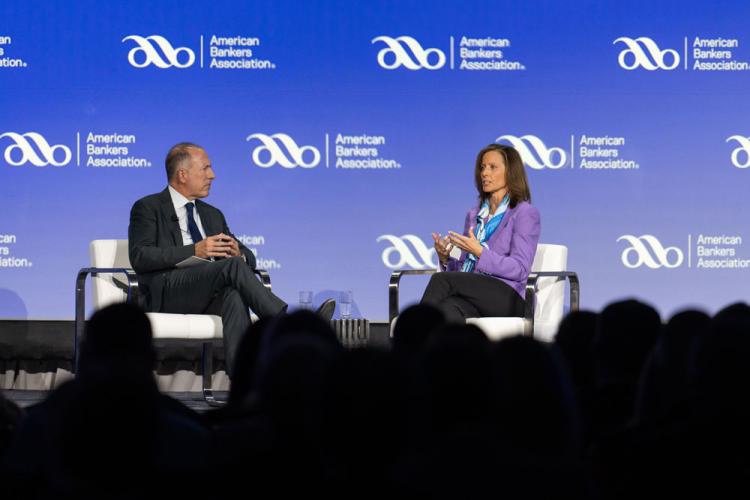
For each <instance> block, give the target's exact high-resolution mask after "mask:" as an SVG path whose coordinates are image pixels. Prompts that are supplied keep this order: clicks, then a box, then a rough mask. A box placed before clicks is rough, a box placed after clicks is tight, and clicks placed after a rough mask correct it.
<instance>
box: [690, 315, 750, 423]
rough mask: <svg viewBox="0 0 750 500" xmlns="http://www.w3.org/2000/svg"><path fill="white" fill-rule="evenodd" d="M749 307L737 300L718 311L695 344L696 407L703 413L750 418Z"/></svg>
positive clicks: (727, 417) (724, 417)
mask: <svg viewBox="0 0 750 500" xmlns="http://www.w3.org/2000/svg"><path fill="white" fill-rule="evenodd" d="M748 360H750V307H748V305H747V304H745V303H736V304H732V305H730V306H727V307H725V308H724V309H722V310H721V311H719V312H718V313H717V314H716V316H714V317H713V319H712V320H711V327H710V331H709V332H708V334H705V335H700V336H699V338H698V342H697V345H696V356H695V364H694V369H693V377H694V380H695V390H696V400H695V402H696V409H697V411H698V413H699V414H701V415H704V416H713V417H719V418H720V419H721V420H724V421H726V420H727V419H729V418H730V417H731V418H733V419H740V420H742V421H743V422H746V420H747V418H750V398H749V397H748V380H750V363H749V362H748Z"/></svg>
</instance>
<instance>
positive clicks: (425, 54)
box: [370, 36, 446, 71]
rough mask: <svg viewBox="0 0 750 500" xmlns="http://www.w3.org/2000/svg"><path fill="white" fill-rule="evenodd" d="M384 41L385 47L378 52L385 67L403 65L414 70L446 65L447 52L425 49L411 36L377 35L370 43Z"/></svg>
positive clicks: (438, 67)
mask: <svg viewBox="0 0 750 500" xmlns="http://www.w3.org/2000/svg"><path fill="white" fill-rule="evenodd" d="M377 42H383V43H384V44H385V47H383V48H382V49H380V51H379V52H378V64H379V65H380V66H381V67H382V68H385V69H396V68H400V67H401V66H403V67H405V68H406V69H410V70H412V71H417V70H420V69H429V70H436V69H440V68H442V67H443V66H445V61H446V59H445V52H443V51H442V50H440V49H435V48H432V49H424V48H423V47H422V46H421V45H420V44H419V42H418V41H417V40H415V39H414V38H412V37H410V36H399V37H396V38H392V37H390V36H377V37H375V38H373V39H372V40H371V41H370V43H377ZM389 60H390V61H392V62H389ZM430 60H432V62H430Z"/></svg>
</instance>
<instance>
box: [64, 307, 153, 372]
mask: <svg viewBox="0 0 750 500" xmlns="http://www.w3.org/2000/svg"><path fill="white" fill-rule="evenodd" d="M155 361H156V353H155V351H154V346H153V341H152V335H151V323H150V322H149V319H148V317H147V316H146V314H145V313H144V312H143V311H142V310H141V309H140V308H138V307H137V306H134V305H131V304H124V303H123V304H113V305H110V306H107V307H105V308H103V309H101V310H99V311H97V312H96V313H94V315H93V316H91V319H89V321H88V322H87V324H86V331H85V335H84V338H83V342H82V343H81V355H80V361H79V376H82V377H86V376H89V375H93V376H101V375H105V374H117V375H124V374H129V375H148V376H151V371H152V370H153V368H154V363H155Z"/></svg>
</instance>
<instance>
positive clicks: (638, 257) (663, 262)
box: [617, 234, 685, 269]
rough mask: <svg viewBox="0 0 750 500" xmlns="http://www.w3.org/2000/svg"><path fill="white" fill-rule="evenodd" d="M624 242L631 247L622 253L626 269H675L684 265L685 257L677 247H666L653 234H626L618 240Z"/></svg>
mask: <svg viewBox="0 0 750 500" xmlns="http://www.w3.org/2000/svg"><path fill="white" fill-rule="evenodd" d="M621 240H624V241H625V242H626V243H628V244H629V246H628V247H627V248H626V249H625V250H624V251H623V252H622V263H623V265H624V266H625V267H627V268H630V269H635V268H636V267H641V266H643V265H645V266H646V267H648V268H651V269H658V268H660V267H667V268H670V269H672V268H675V267H678V266H679V265H680V264H682V261H683V260H684V258H685V255H684V254H683V253H682V250H680V249H679V248H677V247H666V248H665V247H664V246H663V245H662V244H661V242H660V241H659V240H658V239H657V238H656V236H653V235H651V234H644V235H642V236H634V235H632V234H625V235H623V236H620V237H619V238H617V241H618V242H619V241H621Z"/></svg>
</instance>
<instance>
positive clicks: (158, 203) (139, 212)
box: [128, 188, 255, 311]
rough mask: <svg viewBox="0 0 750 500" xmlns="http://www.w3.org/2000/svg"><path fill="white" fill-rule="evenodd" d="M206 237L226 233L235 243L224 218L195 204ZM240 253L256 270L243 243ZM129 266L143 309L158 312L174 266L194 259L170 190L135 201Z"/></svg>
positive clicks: (253, 259) (193, 253)
mask: <svg viewBox="0 0 750 500" xmlns="http://www.w3.org/2000/svg"><path fill="white" fill-rule="evenodd" d="M195 207H196V210H197V211H198V213H199V214H200V218H201V224H202V225H203V230H204V231H205V232H206V236H213V235H215V234H219V233H224V234H226V235H228V236H231V237H232V238H234V239H235V240H236V239H237V238H235V237H234V235H233V234H232V233H231V232H230V231H229V227H228V226H227V221H226V219H225V218H224V214H222V213H221V210H219V209H218V208H216V207H213V206H211V205H209V204H208V203H204V202H202V201H201V200H195ZM237 243H238V244H239V247H240V252H242V254H243V255H244V256H245V259H246V261H247V264H248V265H249V266H250V267H251V268H252V269H255V255H254V254H253V252H251V251H250V250H249V249H248V248H247V247H245V245H243V244H242V243H241V242H240V241H237ZM128 253H129V255H130V264H131V265H132V266H133V269H134V270H135V272H136V273H137V274H138V282H139V285H140V291H141V294H142V296H143V298H144V302H143V305H144V306H145V307H146V308H147V309H149V310H151V311H159V310H160V309H161V304H162V292H163V287H164V281H165V279H166V276H167V275H168V274H169V273H170V272H172V271H174V270H175V269H177V268H176V267H175V265H176V264H177V263H178V262H180V261H182V260H184V259H187V258H188V257H190V256H191V255H195V245H184V244H183V242H182V234H181V233H180V225H179V223H178V222H177V214H176V213H175V210H174V205H173V204H172V197H171V196H170V195H169V188H167V189H164V191H162V192H161V193H156V194H152V195H149V196H146V197H145V198H141V199H140V200H138V201H136V202H135V204H134V205H133V208H132V209H131V210H130V226H129V227H128Z"/></svg>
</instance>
